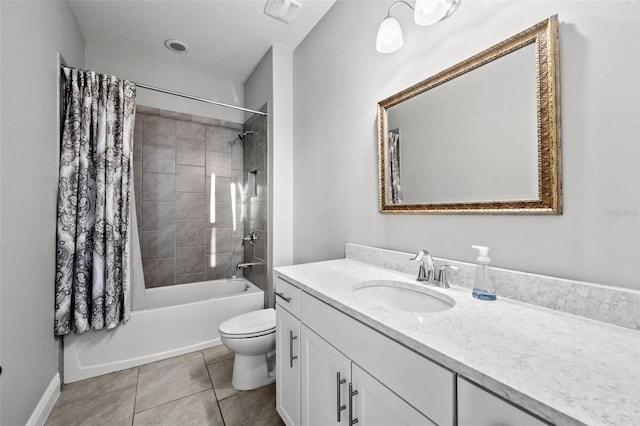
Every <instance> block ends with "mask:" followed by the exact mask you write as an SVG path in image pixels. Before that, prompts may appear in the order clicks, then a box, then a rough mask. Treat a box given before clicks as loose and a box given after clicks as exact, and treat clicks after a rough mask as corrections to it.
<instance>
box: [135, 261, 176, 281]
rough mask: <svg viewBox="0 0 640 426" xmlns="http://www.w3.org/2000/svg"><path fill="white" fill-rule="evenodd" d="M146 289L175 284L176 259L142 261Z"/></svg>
mask: <svg viewBox="0 0 640 426" xmlns="http://www.w3.org/2000/svg"><path fill="white" fill-rule="evenodd" d="M142 268H143V270H144V283H145V287H146V288H152V287H162V286H166V285H173V284H175V283H176V259H175V258H174V259H146V260H143V261H142Z"/></svg>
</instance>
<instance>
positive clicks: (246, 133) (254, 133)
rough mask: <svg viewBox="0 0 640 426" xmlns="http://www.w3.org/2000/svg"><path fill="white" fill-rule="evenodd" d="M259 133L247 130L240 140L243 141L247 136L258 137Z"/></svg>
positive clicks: (240, 136)
mask: <svg viewBox="0 0 640 426" xmlns="http://www.w3.org/2000/svg"><path fill="white" fill-rule="evenodd" d="M257 134H258V132H254V131H253V130H247V131H246V132H244V133H242V134H241V135H238V137H239V138H240V140H241V141H243V140H244V138H245V136H247V135H257Z"/></svg>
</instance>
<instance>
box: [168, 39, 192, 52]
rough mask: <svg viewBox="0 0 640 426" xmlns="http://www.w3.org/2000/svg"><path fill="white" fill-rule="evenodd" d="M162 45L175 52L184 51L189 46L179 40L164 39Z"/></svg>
mask: <svg viewBox="0 0 640 426" xmlns="http://www.w3.org/2000/svg"><path fill="white" fill-rule="evenodd" d="M164 45H165V47H166V48H167V49H169V50H170V51H172V52H176V53H184V52H186V51H187V50H189V46H187V44H186V43H184V42H182V41H180V40H165V42H164Z"/></svg>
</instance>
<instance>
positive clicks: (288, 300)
mask: <svg viewBox="0 0 640 426" xmlns="http://www.w3.org/2000/svg"><path fill="white" fill-rule="evenodd" d="M276 296H278V297H279V298H281V299H282V300H284V301H285V302H287V303H291V298H290V297H287V296H285V295H284V292H280V293H278V292H277V291H276Z"/></svg>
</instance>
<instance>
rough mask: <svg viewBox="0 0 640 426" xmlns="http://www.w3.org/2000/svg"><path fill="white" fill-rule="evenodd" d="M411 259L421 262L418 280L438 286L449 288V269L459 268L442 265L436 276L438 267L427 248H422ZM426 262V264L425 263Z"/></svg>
mask: <svg viewBox="0 0 640 426" xmlns="http://www.w3.org/2000/svg"><path fill="white" fill-rule="evenodd" d="M411 260H415V261H416V262H420V268H419V269H418V277H417V278H416V281H423V282H425V283H427V284H431V285H435V286H437V287H442V288H449V287H450V286H449V281H448V279H447V269H458V268H456V267H455V266H451V265H442V266H441V267H440V269H439V270H438V275H437V277H436V269H435V266H434V264H433V258H432V257H431V254H429V252H428V251H427V250H420V251H419V252H418V254H416V255H415V257H414V258H413V259H411ZM425 262H426V265H425Z"/></svg>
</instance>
